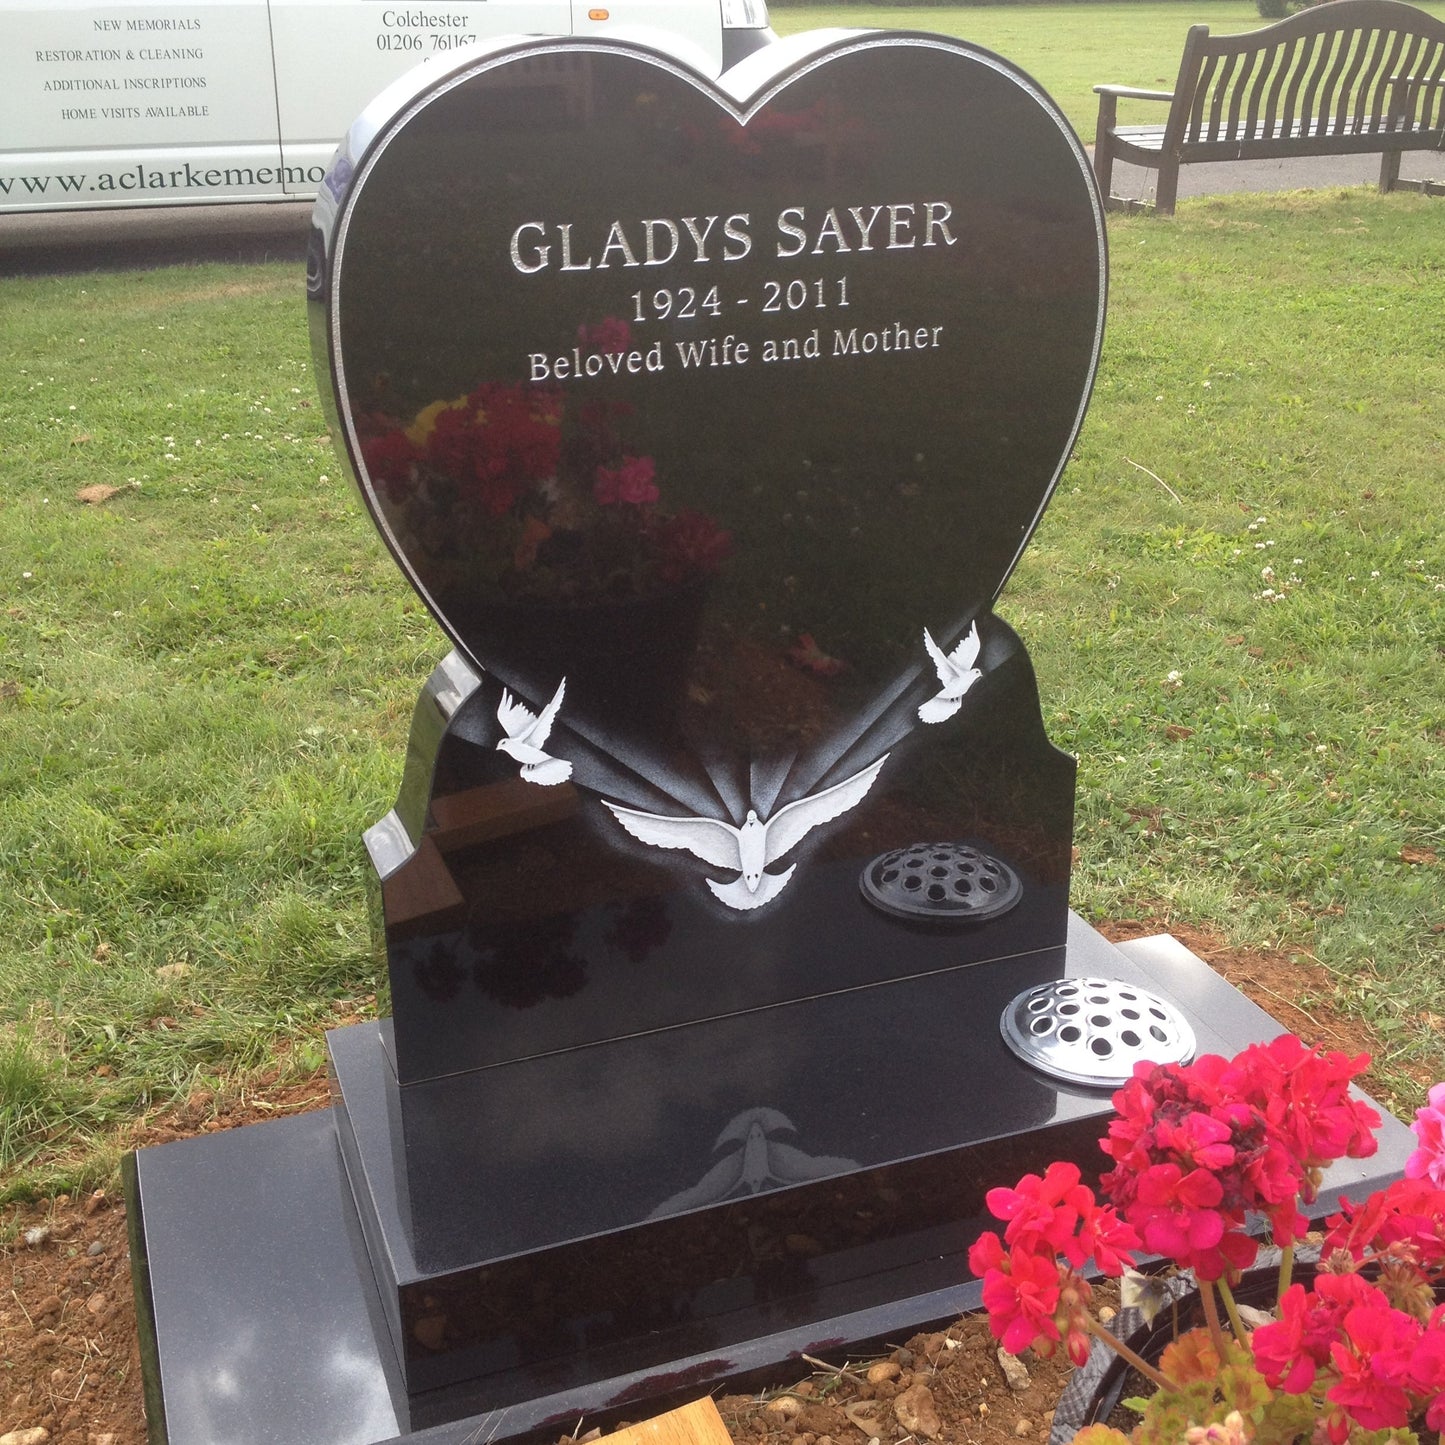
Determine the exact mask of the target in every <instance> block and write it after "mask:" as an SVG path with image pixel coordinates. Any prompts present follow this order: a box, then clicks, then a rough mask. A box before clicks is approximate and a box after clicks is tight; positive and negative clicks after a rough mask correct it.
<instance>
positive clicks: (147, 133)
mask: <svg viewBox="0 0 1445 1445" xmlns="http://www.w3.org/2000/svg"><path fill="white" fill-rule="evenodd" d="M767 23H768V17H767V6H766V3H765V0H186V3H177V0H154V3H149V4H147V3H135V0H130V3H121V4H108V3H97V0H19V3H16V0H0V212H6V211H50V210H63V209H75V210H80V209H89V208H95V207H104V206H171V205H184V204H187V203H195V202H206V203H211V202H215V201H281V200H304V199H307V198H309V197H312V196H314V195H315V194H316V188H317V186H318V184H319V183H320V181H321V178H322V176H323V175H324V173H325V170H326V165H327V163H328V161H329V160H330V159H331V153H332V151H333V150H334V149H335V147H336V144H337V142H338V141H339V140H340V139H341V137H342V136H343V135H344V134H345V132H346V128H347V127H348V126H349V125H350V124H351V122H352V121H353V120H354V119H355V118H356V116H357V115H358V114H360V112H361V111H362V109H363V108H364V107H365V105H366V104H367V102H368V101H369V100H371V98H372V97H373V96H374V95H376V94H377V92H378V91H380V90H382V89H383V88H384V87H385V86H386V85H388V84H389V83H390V82H391V81H393V80H395V79H396V77H397V76H399V75H401V74H402V73H403V72H404V71H406V70H409V69H410V68H411V67H412V66H414V65H416V64H418V63H420V62H422V61H425V60H426V59H427V58H428V57H430V56H436V55H446V54H447V53H448V52H449V51H452V50H454V49H456V48H457V47H458V46H461V45H466V44H468V43H470V42H471V41H474V40H486V39H492V38H494V37H496V36H499V35H509V34H526V35H604V36H605V35H618V34H624V33H625V34H627V35H635V34H636V31H637V29H638V28H639V27H646V28H650V29H653V30H663V31H666V32H667V33H668V34H669V35H671V36H673V37H680V38H681V39H683V40H684V41H686V42H688V44H689V46H690V48H691V49H692V50H694V51H695V52H696V53H697V55H698V56H699V63H701V64H704V65H706V66H709V67H710V68H711V69H713V71H714V72H715V73H717V72H720V71H721V70H723V69H724V68H725V67H726V66H728V65H731V64H732V63H733V62H734V61H735V60H738V59H741V58H742V56H743V55H746V54H748V53H749V52H750V51H752V50H755V49H757V48H758V46H760V45H762V44H764V43H766V41H767V40H768V39H770V38H771V32H769V31H768V29H767Z"/></svg>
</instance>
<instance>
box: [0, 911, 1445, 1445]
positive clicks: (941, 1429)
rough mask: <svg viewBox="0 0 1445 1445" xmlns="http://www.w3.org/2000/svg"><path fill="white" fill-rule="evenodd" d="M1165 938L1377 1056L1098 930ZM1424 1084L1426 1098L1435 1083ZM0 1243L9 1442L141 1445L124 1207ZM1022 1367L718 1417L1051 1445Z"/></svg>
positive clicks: (900, 1354) (152, 1136)
mask: <svg viewBox="0 0 1445 1445" xmlns="http://www.w3.org/2000/svg"><path fill="white" fill-rule="evenodd" d="M1166 928H1167V931H1168V932H1170V933H1173V934H1174V936H1175V937H1176V938H1178V939H1179V940H1180V941H1181V942H1182V943H1184V944H1185V945H1186V947H1188V948H1190V949H1191V950H1192V951H1193V952H1194V953H1196V954H1198V955H1199V956H1200V957H1201V958H1203V959H1205V960H1206V961H1208V962H1209V963H1210V964H1211V965H1212V966H1213V967H1214V968H1215V969H1216V970H1217V971H1218V972H1219V973H1221V974H1222V975H1223V976H1224V977H1225V978H1227V979H1228V980H1229V981H1230V982H1231V983H1233V984H1234V985H1235V986H1236V987H1237V988H1238V989H1240V991H1241V992H1243V993H1244V994H1245V995H1247V996H1248V997H1250V998H1252V999H1253V1000H1254V1001H1255V1002H1256V1003H1258V1004H1259V1005H1260V1006H1261V1007H1263V1008H1265V1009H1267V1010H1268V1011H1269V1012H1270V1013H1271V1014H1272V1015H1273V1016H1274V1017H1275V1018H1277V1019H1278V1020H1279V1021H1280V1023H1281V1025H1282V1026H1283V1027H1285V1028H1287V1029H1290V1030H1293V1031H1294V1032H1296V1033H1298V1034H1299V1035H1300V1036H1301V1037H1302V1038H1304V1039H1306V1040H1310V1041H1318V1042H1320V1043H1323V1044H1325V1045H1326V1046H1327V1047H1329V1048H1335V1049H1343V1050H1346V1051H1347V1052H1350V1053H1361V1052H1373V1051H1374V1050H1375V1047H1376V1040H1375V1039H1374V1037H1373V1035H1372V1033H1371V1031H1370V1029H1369V1027H1368V1026H1367V1025H1366V1024H1365V1023H1363V1022H1362V1021H1360V1020H1358V1019H1353V1018H1349V1017H1346V1016H1345V1015H1343V1014H1341V1013H1339V1012H1337V1011H1336V1010H1335V1009H1333V1008H1332V1007H1330V1005H1329V1003H1328V1002H1327V1000H1328V999H1329V997H1330V996H1331V994H1332V991H1333V987H1334V985H1333V981H1332V980H1331V979H1330V977H1329V976H1328V975H1327V974H1326V973H1325V971H1324V970H1322V969H1319V968H1317V967H1316V966H1314V965H1311V964H1308V963H1304V962H1300V961H1297V960H1296V959H1294V958H1291V957H1290V956H1289V955H1288V954H1285V953H1282V952H1272V951H1269V950H1247V949H1239V948H1232V947H1229V946H1227V945H1226V944H1225V943H1224V942H1223V941H1222V940H1221V939H1219V938H1217V937H1214V936H1212V935H1210V934H1208V933H1204V932H1201V931H1199V930H1197V929H1193V928H1190V927H1188V926H1186V925H1183V924H1179V923H1175V922H1170V923H1169V924H1167V925H1160V924H1157V923H1154V924H1149V923H1140V924H1127V925H1120V926H1115V927H1109V926H1105V927H1104V928H1103V929H1102V930H1101V931H1102V932H1104V933H1105V934H1106V935H1107V936H1108V937H1110V938H1112V939H1114V940H1115V941H1122V940H1123V939H1126V938H1133V937H1139V936H1142V935H1145V934H1150V933H1158V932H1161V931H1165V930H1166ZM1420 1083H1421V1087H1422V1093H1423V1090H1424V1087H1425V1086H1426V1085H1427V1084H1428V1083H1429V1080H1427V1079H1425V1078H1423V1077H1422V1078H1421V1080H1420ZM1369 1086H1370V1084H1369V1080H1368V1078H1367V1079H1366V1087H1367V1088H1368V1087H1369ZM326 1102H327V1093H326V1082H325V1079H324V1078H318V1079H313V1080H309V1081H306V1082H304V1083H301V1084H295V1083H291V1084H285V1085H281V1084H268V1083H267V1082H266V1081H265V1080H262V1081H261V1082H260V1083H259V1084H248V1085H247V1087H246V1089H245V1091H244V1092H242V1093H239V1094H237V1095H236V1096H234V1097H230V1096H217V1095H214V1094H210V1093H205V1092H202V1093H198V1094H195V1095H193V1096H192V1097H191V1098H190V1099H189V1100H188V1101H187V1102H186V1103H185V1105H183V1106H182V1107H180V1108H175V1109H170V1110H166V1111H164V1112H161V1113H158V1114H156V1115H155V1116H153V1117H151V1118H147V1119H145V1120H143V1121H141V1122H140V1123H138V1124H137V1125H136V1126H135V1127H134V1129H133V1131H132V1137H131V1140H130V1142H131V1143H132V1144H133V1145H134V1146H135V1147H142V1146H146V1145H151V1144H161V1143H166V1142H169V1141H171V1140H174V1139H180V1138H185V1137H188V1136H190V1135H193V1134H198V1133H206V1132H210V1131H213V1130H216V1129H228V1128H236V1127H239V1126H241V1125H243V1124H250V1123H257V1122H260V1121H261V1120H264V1119H274V1118H276V1117H277V1116H278V1115H280V1114H284V1113H293V1112H296V1111H299V1110H302V1109H311V1108H321V1107H324V1106H325V1104H326ZM0 1238H5V1239H12V1240H13V1242H12V1243H10V1244H8V1245H7V1246H5V1247H4V1248H3V1249H0V1442H4V1445H50V1442H54V1445H144V1442H145V1440H146V1426H145V1410H144V1404H143V1401H142V1392H141V1378H140V1359H139V1354H138V1351H137V1346H136V1332H135V1307H134V1302H133V1298H132V1293H131V1276H130V1263H129V1258H128V1254H127V1246H126V1228H125V1207H124V1204H123V1203H122V1201H121V1200H120V1199H119V1198H117V1197H116V1191H106V1192H101V1193H97V1194H95V1195H91V1196H89V1197H84V1198H78V1199H72V1198H70V1197H69V1196H67V1195H60V1196H58V1197H57V1198H54V1199H47V1200H41V1201H36V1202H34V1203H30V1204H24V1205H18V1206H12V1207H11V1208H10V1209H9V1210H7V1211H5V1212H4V1214H3V1215H0ZM27 1239H28V1241H29V1242H27ZM1024 1363H1025V1367H1026V1374H1024V1375H1017V1374H1015V1375H1014V1376H1013V1377H1012V1379H1010V1378H1009V1377H1007V1376H1006V1375H1005V1372H1004V1368H1003V1366H1002V1365H1001V1363H1000V1360H999V1356H998V1351H997V1346H996V1344H995V1342H994V1341H993V1339H992V1338H991V1337H990V1336H989V1333H988V1326H987V1323H986V1322H985V1321H984V1320H983V1319H982V1318H981V1317H979V1316H966V1317H964V1318H963V1319H960V1320H958V1321H956V1322H955V1323H954V1324H953V1325H952V1326H950V1328H949V1329H947V1330H946V1331H943V1332H939V1333H935V1334H926V1335H919V1336H916V1337H914V1338H913V1339H911V1340H907V1341H900V1342H898V1344H897V1345H896V1346H894V1347H892V1348H890V1349H889V1350H888V1351H887V1352H886V1353H885V1354H883V1355H882V1356H880V1357H878V1358H875V1359H873V1360H865V1361H861V1362H857V1361H850V1360H848V1359H847V1358H846V1357H845V1356H844V1354H843V1353H842V1352H840V1353H839V1354H838V1355H837V1357H836V1358H832V1359H827V1360H822V1361H819V1362H803V1363H802V1364H801V1365H800V1366H799V1369H798V1373H797V1376H796V1378H785V1379H779V1380H778V1382H777V1388H776V1389H775V1390H769V1391H766V1392H764V1393H763V1394H761V1395H748V1396H734V1395H728V1396H724V1397H723V1398H721V1399H720V1400H719V1401H718V1406H719V1409H720V1411H721V1413H722V1417H723V1420H724V1422H725V1423H726V1425H727V1427H728V1430H729V1432H730V1434H731V1435H732V1437H733V1439H734V1441H735V1442H737V1445H759V1442H766V1445H868V1442H869V1441H874V1440H876V1441H878V1442H880V1445H902V1442H905V1441H908V1440H910V1439H911V1440H912V1441H918V1442H928V1441H937V1442H940V1445H1018V1442H1020V1441H1035V1442H1042V1441H1043V1440H1045V1439H1047V1436H1048V1431H1049V1425H1050V1421H1051V1418H1052V1413H1053V1407H1054V1402H1055V1401H1056V1400H1057V1398H1058V1395H1059V1391H1060V1390H1061V1389H1062V1387H1063V1383H1064V1381H1065V1379H1066V1378H1067V1376H1068V1373H1069V1365H1068V1361H1067V1359H1066V1358H1065V1357H1064V1356H1063V1355H1062V1354H1059V1355H1056V1356H1055V1357H1054V1358H1053V1359H1050V1360H1039V1359H1034V1358H1029V1359H1027V1360H1026V1361H1025V1362H1024ZM26 1431H29V1432H31V1433H30V1434H29V1435H26V1434H25V1433H23V1432H26ZM37 1431H44V1432H45V1433H44V1434H43V1435H40V1434H36V1433H34V1432H37ZM12 1432H14V1433H15V1434H16V1436H17V1438H16V1439H15V1440H13V1441H10V1440H9V1439H8V1437H9V1435H10V1434H11V1433H12ZM582 1433H583V1434H585V1433H586V1422H584V1425H583V1431H582Z"/></svg>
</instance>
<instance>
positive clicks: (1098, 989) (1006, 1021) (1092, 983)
mask: <svg viewBox="0 0 1445 1445" xmlns="http://www.w3.org/2000/svg"><path fill="white" fill-rule="evenodd" d="M1000 1027H1001V1028H1002V1030H1003V1036H1004V1041H1005V1042H1006V1043H1007V1044H1008V1046H1009V1048H1011V1049H1012V1050H1013V1051H1014V1053H1016V1054H1017V1055H1018V1056H1019V1057H1020V1058H1021V1059H1022V1060H1023V1061H1024V1062H1025V1063H1026V1064H1031V1065H1032V1066H1033V1067H1034V1068H1036V1069H1038V1070H1039V1071H1040V1072H1041V1073H1045V1074H1048V1075H1049V1077H1050V1078H1054V1079H1061V1080H1063V1081H1064V1082H1065V1083H1070V1084H1087V1085H1089V1086H1091V1087H1093V1088H1100V1089H1104V1088H1113V1089H1117V1088H1118V1087H1119V1086H1120V1085H1121V1084H1123V1083H1125V1082H1126V1081H1127V1080H1128V1079H1129V1077H1130V1075H1131V1074H1132V1073H1133V1072H1134V1065H1135V1064H1137V1063H1141V1062H1145V1061H1147V1062H1149V1063H1151V1064H1183V1063H1187V1062H1188V1061H1189V1060H1190V1059H1192V1058H1193V1057H1194V1048H1195V1040H1194V1030H1193V1029H1192V1028H1191V1027H1190V1026H1189V1021H1188V1019H1186V1018H1185V1017H1184V1015H1183V1014H1181V1013H1180V1012H1179V1010H1178V1009H1177V1008H1175V1007H1174V1005H1173V1004H1171V1003H1169V1002H1168V1001H1167V1000H1165V999H1162V998H1160V997H1159V996H1158V995H1157V994H1154V993H1150V992H1149V990H1148V989H1143V988H1139V987H1138V986H1137V985H1136V984H1132V983H1127V984H1126V983H1119V982H1117V981H1116V980H1114V979H1109V978H1061V979H1055V980H1054V981H1053V982H1051V983H1043V984H1039V985H1038V986H1037V987H1036V988H1030V989H1025V990H1024V992H1023V993H1021V994H1019V995H1018V997H1017V998H1015V999H1014V1000H1013V1002H1012V1003H1011V1004H1009V1006H1008V1007H1007V1008H1006V1009H1005V1010H1004V1012H1003V1018H1002V1019H1001V1020H1000Z"/></svg>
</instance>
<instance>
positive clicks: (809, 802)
mask: <svg viewBox="0 0 1445 1445" xmlns="http://www.w3.org/2000/svg"><path fill="white" fill-rule="evenodd" d="M887 761H888V754H887V753H884V754H883V756H882V757H881V758H879V759H878V761H877V762H876V763H869V764H868V766H867V767H866V768H863V769H862V770H861V771H859V772H856V773H854V774H853V776H852V777H851V778H845V779H844V780H843V781H842V782H841V783H836V784H834V786H833V787H831V788H824V789H823V791H822V792H821V793H813V794H811V795H810V796H809V797H806V798H799V799H798V800H797V801H796V802H794V803H789V804H788V806H787V807H786V808H782V809H780V810H779V811H778V812H776V813H774V814H773V816H772V817H771V818H769V819H768V820H767V821H766V822H764V821H763V820H762V819H761V818H759V817H758V815H757V811H756V809H753V808H749V809H748V816H747V819H746V821H745V822H744V823H743V825H742V827H741V828H735V827H734V826H733V825H732V824H731V823H727V822H724V821H723V820H722V819H721V818H669V817H666V816H665V815H663V814H661V813H640V812H638V811H637V810H636V809H635V808H624V807H622V806H621V804H619V803H609V802H607V800H606V799H605V798H604V799H603V800H602V801H603V803H604V804H606V807H607V809H608V811H609V812H611V814H612V816H613V817H614V818H616V819H617V821H618V822H619V823H621V824H622V826H623V827H624V828H626V829H627V831H628V832H629V833H631V834H632V836H633V837H634V838H636V839H638V840H639V841H640V842H643V843H648V844H650V845H651V846H652V847H654V848H681V849H682V850H683V851H684V852H687V853H691V854H693V855H694V856H695V857H698V858H701V859H702V861H703V862H704V863H711V864H712V865H713V867H715V868H726V869H728V870H729V871H732V872H736V873H737V874H738V876H737V877H736V878H734V879H732V880H731V881H730V882H727V883H716V882H714V881H713V880H712V879H711V878H709V879H708V880H707V886H708V887H709V888H710V889H712V892H713V896H714V897H715V898H717V899H718V900H719V902H722V903H725V904H726V905H727V906H728V907H729V908H739V909H749V908H761V907H762V906H763V904H765V903H770V902H772V900H773V899H774V898H776V897H777V896H778V894H779V893H781V892H782V891H783V888H784V887H785V886H786V884H787V882H788V879H789V878H791V877H792V876H793V870H794V869H795V868H796V867H797V866H798V865H797V864H796V863H793V864H790V865H789V867H788V868H787V870H786V871H785V872H782V873H769V872H768V871H767V867H768V864H770V863H773V862H776V861H777V860H778V859H779V858H781V857H783V855H784V854H786V853H790V852H791V851H792V850H793V849H794V848H796V847H797V846H798V844H799V843H801V842H802V841H803V839H804V838H805V837H806V836H807V835H808V834H809V833H811V832H812V831H813V829H814V828H816V827H818V826H819V825H820V824H822V823H827V822H830V821H831V820H832V819H834V818H837V817H839V816H841V815H842V814H843V813H846V812H847V811H848V810H849V809H850V808H855V807H857V805H858V804H859V803H861V802H862V801H863V797H864V794H866V793H867V791H868V789H869V788H871V787H872V786H873V779H874V778H876V777H877V776H878V770H879V769H880V768H881V767H882V766H883V764H884V763H886V762H887Z"/></svg>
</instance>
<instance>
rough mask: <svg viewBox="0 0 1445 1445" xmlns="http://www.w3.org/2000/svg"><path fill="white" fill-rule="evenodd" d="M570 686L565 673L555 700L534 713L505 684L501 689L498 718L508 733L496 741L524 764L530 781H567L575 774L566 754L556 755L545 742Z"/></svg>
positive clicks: (544, 784)
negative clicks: (547, 750)
mask: <svg viewBox="0 0 1445 1445" xmlns="http://www.w3.org/2000/svg"><path fill="white" fill-rule="evenodd" d="M566 690H567V679H566V678H565V677H564V678H563V679H562V681H561V682H559V683H558V684H557V691H556V692H554V693H553V694H552V701H551V702H549V703H548V704H547V706H546V707H544V708H543V709H542V711H541V712H540V713H535V712H533V711H532V709H531V708H529V707H528V706H527V705H526V704H525V703H521V702H518V701H517V700H516V699H515V698H514V697H513V696H512V694H511V693H510V692H508V691H507V690H506V688H503V689H502V701H501V702H500V703H499V704H498V706H497V721H498V722H499V723H501V725H502V731H503V732H504V733H505V734H506V736H505V737H504V738H502V739H501V740H500V741H499V742H498V743H497V751H498V752H499V753H506V754H507V756H508V757H511V758H515V759H516V760H517V761H518V762H519V763H521V765H522V778H523V780H524V781H525V782H528V783H537V784H538V785H539V786H541V787H544V788H546V787H551V786H553V785H554V784H556V783H565V782H566V781H567V779H568V778H570V777H571V776H572V764H571V763H569V762H567V761H566V759H564V758H554V757H553V756H552V754H551V753H549V752H546V751H545V750H544V748H543V744H544V743H546V741H547V738H548V735H549V734H550V733H551V731H552V724H553V723H554V722H556V720H557V711H558V709H559V708H560V707H561V706H562V694H563V693H564V692H565V691H566Z"/></svg>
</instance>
